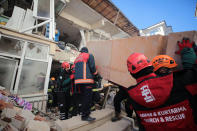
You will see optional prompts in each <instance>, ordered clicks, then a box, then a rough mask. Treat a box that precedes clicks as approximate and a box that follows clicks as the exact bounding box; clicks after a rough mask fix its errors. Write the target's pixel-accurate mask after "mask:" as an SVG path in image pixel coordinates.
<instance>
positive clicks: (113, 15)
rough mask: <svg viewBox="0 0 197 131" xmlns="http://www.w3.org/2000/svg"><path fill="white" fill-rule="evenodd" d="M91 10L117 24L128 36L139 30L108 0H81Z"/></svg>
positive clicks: (137, 32) (137, 33)
mask: <svg viewBox="0 0 197 131" xmlns="http://www.w3.org/2000/svg"><path fill="white" fill-rule="evenodd" d="M82 1H83V2H84V3H85V4H87V5H88V6H89V7H91V8H92V9H93V10H95V11H96V12H98V13H99V14H101V15H102V16H103V17H105V18H106V19H107V20H109V21H110V22H112V23H113V24H115V25H116V26H118V27H119V28H120V29H122V30H123V31H125V32H127V33H128V34H129V35H130V36H136V35H139V30H138V29H137V28H136V27H135V26H134V25H133V24H132V23H131V22H130V21H129V20H128V19H127V18H126V17H125V16H124V14H123V13H122V12H121V11H120V10H119V9H118V8H117V7H116V6H115V5H114V4H113V3H112V2H110V1H109V0H82Z"/></svg>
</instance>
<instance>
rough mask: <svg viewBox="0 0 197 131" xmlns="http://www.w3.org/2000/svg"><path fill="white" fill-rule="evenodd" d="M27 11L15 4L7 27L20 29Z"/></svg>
mask: <svg viewBox="0 0 197 131" xmlns="http://www.w3.org/2000/svg"><path fill="white" fill-rule="evenodd" d="M25 12H26V11H25V10H24V9H22V8H20V7H17V6H14V10H13V13H12V17H11V18H10V19H9V20H8V23H7V24H6V27H7V28H10V29H14V30H17V31H19V30H20V28H21V26H22V23H23V19H24V16H25Z"/></svg>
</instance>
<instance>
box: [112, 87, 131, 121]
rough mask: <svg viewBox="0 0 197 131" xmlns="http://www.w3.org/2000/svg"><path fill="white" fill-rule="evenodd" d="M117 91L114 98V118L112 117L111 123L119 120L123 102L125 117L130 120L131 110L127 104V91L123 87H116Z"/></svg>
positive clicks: (128, 103)
mask: <svg viewBox="0 0 197 131" xmlns="http://www.w3.org/2000/svg"><path fill="white" fill-rule="evenodd" d="M117 86H118V88H119V91H118V92H117V93H116V95H115V97H114V109H115V116H114V117H112V119H111V121H112V122H116V121H119V120H121V116H120V113H121V102H122V101H125V111H126V113H127V117H130V118H132V114H133V109H132V108H131V104H130V102H129V95H128V92H127V89H126V88H125V87H123V86H120V85H117Z"/></svg>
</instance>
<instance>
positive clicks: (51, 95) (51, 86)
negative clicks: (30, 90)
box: [47, 77, 57, 110]
mask: <svg viewBox="0 0 197 131" xmlns="http://www.w3.org/2000/svg"><path fill="white" fill-rule="evenodd" d="M56 87H57V84H56V81H55V77H51V79H50V80H49V87H48V92H47V93H48V101H47V109H49V110H51V108H52V107H55V106H56V103H57V101H56V99H55V92H54V90H55V88H56Z"/></svg>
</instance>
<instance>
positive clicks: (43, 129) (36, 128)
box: [25, 120, 50, 131]
mask: <svg viewBox="0 0 197 131" xmlns="http://www.w3.org/2000/svg"><path fill="white" fill-rule="evenodd" d="M25 131H50V127H49V125H48V124H47V123H46V122H44V121H35V120H30V121H29V123H28V125H27V126H26V128H25Z"/></svg>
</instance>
